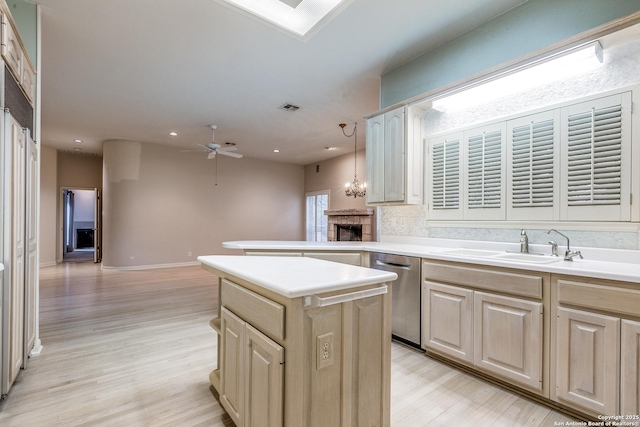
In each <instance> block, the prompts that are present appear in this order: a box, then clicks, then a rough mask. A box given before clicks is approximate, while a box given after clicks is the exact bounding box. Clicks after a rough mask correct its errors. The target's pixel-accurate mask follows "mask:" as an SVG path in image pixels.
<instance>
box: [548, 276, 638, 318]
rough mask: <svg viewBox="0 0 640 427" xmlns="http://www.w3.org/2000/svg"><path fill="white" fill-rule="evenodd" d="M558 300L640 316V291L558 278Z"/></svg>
mask: <svg viewBox="0 0 640 427" xmlns="http://www.w3.org/2000/svg"><path fill="white" fill-rule="evenodd" d="M557 283H558V302H559V303H560V304H569V305H577V306H582V307H587V308H593V309H597V310H604V311H609V312H612V313H618V314H621V315H627V316H635V317H638V316H640V291H639V290H636V289H628V288H618V287H615V286H602V285H595V284H591V283H584V282H577V281H573V280H565V279H558V282H557Z"/></svg>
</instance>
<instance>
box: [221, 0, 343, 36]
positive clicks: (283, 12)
mask: <svg viewBox="0 0 640 427" xmlns="http://www.w3.org/2000/svg"><path fill="white" fill-rule="evenodd" d="M224 1H226V2H227V3H230V4H232V5H234V6H236V7H239V8H240V9H243V10H245V11H247V12H249V13H251V14H253V15H255V16H258V17H259V18H262V19H264V20H266V21H268V22H270V23H272V24H274V25H277V26H278V27H280V28H283V29H285V30H287V31H289V32H292V33H293V34H295V35H297V36H300V37H304V36H305V35H307V34H308V33H309V32H310V31H311V30H312V29H313V28H314V27H316V26H317V25H318V24H320V22H321V21H323V20H325V18H327V19H326V20H328V19H330V17H329V15H330V14H331V12H333V11H336V12H338V10H337V8H338V6H340V5H342V4H345V5H346V4H347V3H350V1H351V0H301V1H300V0H224ZM333 16H335V14H334V15H332V16H331V17H333Z"/></svg>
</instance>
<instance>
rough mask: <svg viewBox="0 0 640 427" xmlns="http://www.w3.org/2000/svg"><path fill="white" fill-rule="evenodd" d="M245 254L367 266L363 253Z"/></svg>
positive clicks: (289, 252) (282, 252) (248, 253)
mask: <svg viewBox="0 0 640 427" xmlns="http://www.w3.org/2000/svg"><path fill="white" fill-rule="evenodd" d="M244 254H245V255H247V256H288V257H307V258H316V259H323V260H325V261H333V262H339V263H342V264H349V265H357V266H365V258H367V257H365V256H363V254H362V252H361V251H291V250H287V251H285V250H283V251H278V250H272V249H269V250H256V249H246V250H245V251H244Z"/></svg>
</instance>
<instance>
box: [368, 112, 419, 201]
mask: <svg viewBox="0 0 640 427" xmlns="http://www.w3.org/2000/svg"><path fill="white" fill-rule="evenodd" d="M423 114H424V110H422V109H421V108H418V107H417V106H404V107H400V108H396V109H394V110H391V111H387V112H386V113H383V114H379V115H377V116H374V117H371V118H369V119H368V120H367V150H366V153H367V154H366V156H367V204H370V205H371V204H422V203H423V200H424V198H423V156H424V141H423Z"/></svg>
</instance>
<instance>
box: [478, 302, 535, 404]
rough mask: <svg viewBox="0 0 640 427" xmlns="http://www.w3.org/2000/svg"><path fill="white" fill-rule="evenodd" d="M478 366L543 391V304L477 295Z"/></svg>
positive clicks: (519, 383)
mask: <svg viewBox="0 0 640 427" xmlns="http://www.w3.org/2000/svg"><path fill="white" fill-rule="evenodd" d="M474 305H475V307H474V317H475V319H474V330H475V334H474V335H475V346H474V347H475V348H474V364H475V365H476V366H478V367H481V368H483V369H485V370H487V371H491V372H494V373H496V374H498V375H500V376H502V377H503V378H505V379H507V380H509V381H511V382H513V383H515V384H518V385H524V386H526V387H529V388H531V389H533V390H536V391H541V390H542V385H543V384H542V354H543V353H542V348H543V342H542V334H543V318H542V303H539V302H532V301H526V300H521V299H516V298H509V297H504V296H499V295H491V294H486V293H483V292H475V294H474Z"/></svg>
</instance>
